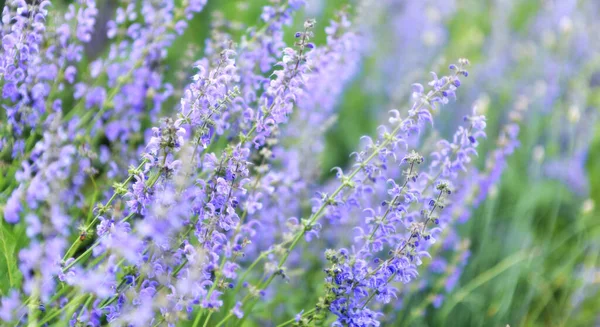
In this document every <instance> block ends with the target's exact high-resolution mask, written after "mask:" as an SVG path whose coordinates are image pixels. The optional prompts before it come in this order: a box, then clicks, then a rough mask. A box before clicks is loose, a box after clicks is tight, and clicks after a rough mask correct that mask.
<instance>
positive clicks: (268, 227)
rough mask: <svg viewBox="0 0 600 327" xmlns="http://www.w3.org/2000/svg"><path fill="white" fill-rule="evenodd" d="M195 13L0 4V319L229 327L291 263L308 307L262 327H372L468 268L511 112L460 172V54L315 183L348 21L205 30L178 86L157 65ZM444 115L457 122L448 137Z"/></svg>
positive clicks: (290, 12) (470, 133)
mask: <svg viewBox="0 0 600 327" xmlns="http://www.w3.org/2000/svg"><path fill="white" fill-rule="evenodd" d="M206 2H207V1H206V0H183V1H173V0H158V1H157V0H142V1H137V2H129V1H118V2H117V3H116V4H115V7H116V8H112V7H111V8H108V9H107V8H105V7H103V8H100V7H99V6H97V4H96V2H95V0H77V1H75V2H74V3H72V4H69V5H68V7H67V8H66V10H64V11H61V10H60V8H59V6H57V5H56V4H53V3H51V2H50V1H49V0H43V1H40V0H35V1H30V2H27V1H24V0H8V1H7V3H6V5H5V7H4V9H3V12H2V25H1V38H2V50H1V52H0V87H1V88H2V98H1V99H0V102H1V103H2V112H1V113H0V160H1V161H0V169H1V170H2V173H1V175H0V178H1V179H0V208H1V209H2V211H1V212H2V213H1V216H2V224H3V226H7V227H6V228H7V229H11V230H13V231H15V233H17V232H18V231H22V235H23V241H22V242H21V243H22V246H20V247H19V248H18V249H15V253H8V252H9V250H8V248H7V247H6V245H4V247H3V252H5V255H6V258H7V260H6V265H7V271H8V274H7V275H8V277H7V283H8V287H7V289H8V291H7V292H6V293H5V294H1V301H0V322H1V323H0V325H2V326H4V325H7V326H53V325H57V326H59V325H69V326H104V325H115V326H163V325H164V326H176V325H184V324H187V325H190V326H194V327H196V326H238V325H243V324H244V323H245V322H246V321H248V320H253V319H259V318H257V312H260V311H261V310H264V309H261V308H263V307H264V304H267V303H271V302H273V301H275V299H276V297H277V293H278V291H279V289H280V286H281V285H284V284H286V283H291V282H292V283H293V282H294V281H298V280H300V281H301V280H302V279H303V272H305V270H307V269H308V268H307V265H309V264H310V265H318V267H319V269H317V270H318V271H319V273H320V276H319V277H318V279H319V280H321V281H322V283H321V284H320V285H318V287H317V288H316V289H315V291H316V292H317V294H316V296H315V297H308V298H310V299H314V302H311V303H306V304H305V305H304V306H303V307H304V310H302V311H300V312H294V313H284V314H282V315H287V316H286V317H285V320H282V321H270V323H279V324H281V325H295V326H316V325H322V324H331V325H333V326H379V325H380V324H381V323H382V321H384V320H385V317H384V314H383V312H384V311H386V308H388V307H393V308H396V307H401V306H402V303H403V299H404V298H405V297H407V296H408V294H409V292H410V287H411V285H414V286H415V287H424V286H423V285H424V284H426V283H427V280H425V279H423V278H421V277H420V276H422V275H424V276H427V275H429V274H436V273H441V272H445V271H448V273H447V274H445V275H444V278H445V283H446V288H447V289H451V288H452V285H455V284H456V282H457V280H458V278H459V277H460V274H461V270H462V269H463V267H464V266H465V264H466V262H467V260H468V259H469V253H470V252H469V240H468V239H461V237H460V236H459V233H458V232H457V230H456V225H457V224H458V223H462V222H465V221H466V220H468V219H469V217H470V215H471V213H472V211H473V208H475V207H477V206H478V205H479V204H480V203H481V202H482V201H483V200H484V199H485V198H486V197H487V195H488V194H489V193H490V192H491V191H492V190H493V189H494V185H495V184H496V183H497V182H498V180H499V177H500V175H501V174H502V171H503V170H504V169H505V168H506V160H507V158H508V157H509V156H510V155H511V154H512V153H513V152H514V149H515V148H516V147H517V146H518V145H519V129H520V123H521V121H522V120H523V118H524V116H525V114H526V106H515V108H514V110H512V112H511V113H510V115H509V120H508V121H507V122H505V123H503V127H501V128H500V134H499V135H498V136H497V137H496V136H493V137H490V138H491V139H496V138H497V142H496V146H495V148H494V149H493V150H491V151H490V152H489V153H486V154H485V157H487V158H488V160H487V162H486V165H485V167H484V168H483V169H481V168H480V167H478V165H477V156H478V151H480V150H479V149H480V143H482V142H484V140H485V139H486V137H487V136H486V125H487V122H486V117H485V116H484V115H483V113H482V111H481V110H480V109H478V107H477V106H472V105H470V104H467V105H464V106H466V107H468V108H467V109H468V113H467V114H464V111H461V112H456V111H454V112H453V111H452V110H453V108H451V107H452V106H449V105H448V104H449V103H451V102H455V100H456V99H457V98H460V92H462V89H463V88H465V87H466V88H468V87H469V82H468V81H469V79H468V78H467V77H469V78H470V76H469V72H468V69H469V66H470V62H469V60H467V59H458V60H457V62H455V63H449V64H448V65H447V66H448V69H446V70H445V71H444V76H441V77H440V76H438V75H437V74H436V73H431V79H430V81H427V83H423V84H420V83H415V84H413V85H412V89H411V90H410V91H409V92H408V93H409V96H408V97H407V98H410V100H409V103H408V104H400V103H395V102H399V101H398V100H397V99H394V100H393V102H394V104H395V105H398V109H394V110H391V111H390V112H389V115H388V117H387V119H386V121H385V123H383V124H382V125H381V126H379V128H377V132H376V135H366V136H364V137H363V138H361V140H360V145H359V148H358V149H357V150H356V151H355V152H353V153H352V154H351V156H350V157H351V159H350V163H349V164H348V166H347V167H335V168H333V169H332V172H334V173H335V176H336V178H333V179H331V180H327V179H325V180H324V179H323V178H322V177H321V174H320V172H321V171H322V170H323V169H329V168H331V167H324V164H323V162H322V161H321V160H320V158H321V157H322V156H323V155H324V154H326V134H327V132H328V129H329V127H330V126H332V125H334V124H335V123H336V121H338V120H342V119H344V117H337V116H336V109H337V107H338V104H339V101H340V98H341V97H342V94H343V92H344V90H345V88H346V86H347V85H348V84H350V82H351V81H352V79H353V78H354V77H355V76H356V75H357V74H359V72H360V68H361V64H363V62H364V61H366V60H368V58H367V57H368V56H369V53H368V51H367V50H366V49H368V47H366V46H365V45H366V44H368V43H369V42H370V41H369V35H370V34H369V33H370V32H369V26H370V25H369V23H368V22H365V21H364V19H363V17H362V16H361V15H365V14H366V13H365V12H364V11H361V10H356V12H354V11H352V10H346V11H340V12H339V13H338V14H337V15H336V16H335V19H332V20H331V21H329V22H327V24H326V27H324V28H323V27H321V25H319V24H317V22H316V21H315V20H313V19H307V20H305V21H304V22H303V24H302V25H301V26H300V28H299V29H298V31H296V32H294V33H291V34H290V35H288V34H289V33H286V31H287V30H288V29H289V28H290V26H292V25H293V22H294V19H295V17H297V15H298V13H299V12H301V11H302V10H303V8H304V6H305V1H304V0H289V1H284V0H271V1H270V2H269V3H268V4H267V5H265V6H264V7H262V11H261V14H260V17H259V19H258V22H257V25H256V26H253V27H250V28H248V29H246V30H244V31H241V33H240V30H239V28H236V27H235V24H232V23H231V22H228V21H225V20H224V19H222V18H219V17H218V16H217V17H216V18H215V19H214V21H215V23H214V24H213V26H211V35H210V37H209V38H208V39H207V40H206V42H205V50H204V56H203V57H202V58H192V59H191V60H189V59H187V58H185V57H186V56H187V55H184V54H181V57H182V62H186V63H187V62H188V61H190V63H189V67H186V70H185V71H184V72H183V76H185V77H184V78H183V79H182V83H180V84H181V85H180V86H177V85H176V84H177V83H172V81H170V80H168V79H167V78H166V76H167V72H168V70H169V67H168V66H167V65H166V62H167V56H168V55H170V53H169V51H170V49H171V46H172V44H174V43H175V41H176V40H177V39H178V38H179V37H180V36H181V35H183V34H184V33H185V32H186V30H187V29H188V25H190V23H191V21H192V20H193V19H194V17H197V14H199V13H200V12H201V11H202V10H203V9H205V7H206V6H207V4H206ZM109 7H110V6H109ZM107 10H108V11H110V13H109V17H110V19H108V20H104V18H103V12H102V11H107ZM237 34H241V37H239V36H237ZM317 39H324V40H325V41H324V42H321V43H320V44H319V43H316V42H315V40H317ZM98 47H103V48H105V50H106V51H105V52H104V53H103V54H98V52H100V51H99V50H95V49H96V48H98ZM465 84H466V86H465ZM404 100H406V99H404ZM173 103H177V105H175V106H171V104H173ZM459 104H461V106H462V103H460V102H459ZM448 107H450V108H448ZM446 115H452V116H455V117H456V116H460V118H461V119H460V121H459V123H458V124H457V125H456V126H451V129H452V133H450V134H448V133H444V132H443V131H442V130H440V129H438V126H440V125H439V124H440V122H443V119H441V117H445V116H446ZM447 125H448V124H447ZM445 128H448V126H445ZM445 135H448V137H446V136H445ZM2 228H3V229H2V230H4V228H5V227H2ZM0 237H2V241H1V242H2V243H4V244H6V242H7V240H8V237H7V236H5V235H4V234H0ZM445 252H451V253H453V255H454V256H455V257H454V258H453V259H451V260H448V259H447V256H445V255H444V256H443V255H442V253H445ZM307 258H309V259H307ZM307 260H310V262H309V263H307V262H306V261H307ZM448 267H450V268H448ZM443 301H444V296H443V294H441V293H440V294H437V293H436V294H433V298H432V300H431V302H432V303H433V304H434V306H439V305H441V303H442V302H443ZM282 315H280V316H282Z"/></svg>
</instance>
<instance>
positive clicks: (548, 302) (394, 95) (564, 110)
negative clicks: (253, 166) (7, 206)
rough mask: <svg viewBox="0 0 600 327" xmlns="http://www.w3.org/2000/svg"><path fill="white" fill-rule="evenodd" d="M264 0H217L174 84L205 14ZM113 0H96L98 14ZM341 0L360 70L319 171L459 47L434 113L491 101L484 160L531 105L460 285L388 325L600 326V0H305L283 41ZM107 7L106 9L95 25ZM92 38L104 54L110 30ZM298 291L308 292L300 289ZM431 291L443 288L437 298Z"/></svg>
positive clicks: (177, 52)
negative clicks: (459, 66)
mask: <svg viewBox="0 0 600 327" xmlns="http://www.w3.org/2000/svg"><path fill="white" fill-rule="evenodd" d="M266 3H267V1H265V0H251V1H248V0H214V1H210V0H209V1H208V5H207V7H206V8H205V10H204V11H203V12H202V13H201V14H199V15H198V16H197V17H196V18H195V21H194V22H193V24H192V25H191V26H190V28H188V29H187V30H186V33H185V35H184V36H183V37H181V38H179V39H178V40H177V41H176V43H175V45H174V46H173V48H172V49H171V50H170V51H169V57H168V66H169V67H170V68H172V69H168V70H166V72H167V76H168V77H167V79H168V80H169V81H170V82H171V83H172V84H173V85H174V86H175V89H181V87H180V86H182V85H183V84H184V83H185V82H186V81H187V78H188V77H189V76H190V75H189V74H191V73H192V70H191V69H189V68H191V66H192V63H193V61H195V60H196V59H198V58H201V57H202V55H203V51H204V48H205V47H204V41H205V40H206V38H208V37H210V33H211V26H214V25H215V24H227V25H228V26H227V28H228V29H229V31H230V32H231V33H232V35H234V36H235V35H237V36H240V35H242V34H243V33H244V31H245V30H246V28H247V27H249V26H253V25H255V24H256V23H257V22H258V21H259V19H260V18H259V15H260V10H261V8H262V6H263V5H265V4H266ZM66 4H68V2H63V3H60V2H55V6H64V5H66ZM114 5H115V4H114V3H112V2H110V1H105V2H99V6H100V11H101V13H109V12H113V11H114V10H110V8H113V7H114ZM344 7H346V8H347V10H348V11H349V12H351V14H352V15H354V17H356V19H355V22H356V24H357V28H358V29H359V30H360V32H361V33H363V35H364V36H365V44H364V51H363V58H362V63H361V69H360V71H359V72H358V73H357V74H356V76H355V77H354V78H353V80H352V83H351V84H350V85H347V87H346V90H345V91H344V96H343V98H342V99H340V101H339V104H338V106H337V107H338V108H337V118H336V120H335V122H334V123H333V124H332V125H331V127H330V128H329V131H328V135H327V140H328V141H327V150H326V151H325V152H324V157H323V158H322V160H323V176H322V178H323V180H325V179H327V178H329V177H331V176H330V174H331V173H330V171H329V169H330V168H331V167H333V166H341V167H345V166H346V165H347V164H348V155H349V154H350V153H351V152H352V151H353V150H354V149H355V148H356V147H357V145H358V142H359V138H360V136H362V135H365V134H371V135H373V134H374V133H375V128H376V127H377V126H378V125H379V124H380V123H381V122H383V121H384V120H385V119H386V115H387V112H388V110H390V109H394V108H398V109H401V110H402V109H406V107H407V106H408V103H409V96H410V90H411V88H410V85H411V84H412V83H414V82H416V81H424V80H427V79H428V78H429V75H428V74H427V72H429V71H445V69H446V66H447V65H448V64H449V63H451V62H454V61H455V60H456V59H457V58H459V57H465V58H468V59H470V61H471V63H472V67H471V69H470V76H469V78H467V79H465V80H464V81H463V85H464V88H462V90H461V92H460V94H459V99H458V101H456V102H455V103H452V104H450V105H449V106H447V107H446V108H447V109H444V112H441V113H439V115H440V118H438V119H437V122H436V123H437V124H439V125H438V126H437V127H438V129H439V130H440V131H441V133H446V134H447V135H451V133H452V132H453V126H456V124H457V122H458V121H460V120H461V119H462V117H463V115H464V114H465V113H467V112H470V111H471V109H472V108H473V106H476V107H477V108H478V110H479V111H480V112H484V113H485V114H486V115H487V116H488V123H489V125H488V126H489V127H488V140H487V141H485V142H484V144H483V145H482V146H483V149H482V150H481V151H480V153H482V155H481V156H480V158H479V163H478V164H479V166H480V167H483V165H484V163H485V160H486V155H485V154H486V153H489V150H490V149H493V148H494V146H495V144H496V136H497V135H498V133H499V128H500V126H502V124H503V123H504V122H506V120H507V119H508V117H507V115H508V112H509V111H510V110H512V109H514V108H519V107H520V108H524V109H525V110H526V114H525V119H524V120H523V123H522V127H521V128H522V129H521V135H520V142H521V145H520V147H519V148H518V149H517V151H516V152H515V153H514V154H513V156H512V157H511V158H510V159H509V161H508V166H507V169H506V170H505V171H504V173H503V176H502V178H501V181H500V183H499V184H498V185H497V186H496V187H495V188H494V189H493V190H492V192H491V196H490V197H489V198H488V199H487V200H485V202H483V203H482V204H481V205H480V206H479V207H478V208H477V209H476V211H475V212H474V213H473V215H472V217H471V219H470V220H468V222H466V223H464V224H462V225H461V226H460V227H459V231H460V233H461V237H462V238H463V239H466V240H468V243H465V247H466V248H467V249H468V251H469V252H470V257H469V259H468V261H467V262H466V265H465V266H464V267H463V272H462V274H461V275H460V276H459V278H458V279H457V280H454V281H452V283H451V284H452V285H449V282H448V278H447V276H445V274H443V273H442V274H440V275H439V276H428V277H427V278H428V279H427V280H428V281H429V283H428V284H427V285H425V286H424V285H420V287H418V288H416V289H415V290H414V291H413V292H411V293H410V296H408V297H406V298H403V299H401V301H403V306H402V310H401V311H399V312H396V313H394V314H393V315H389V317H390V318H389V319H394V322H391V321H388V322H384V325H394V326H405V325H410V326H442V325H446V326H505V325H507V324H509V325H510V326H600V292H599V291H600V128H598V127H600V121H599V120H598V116H599V109H598V108H599V107H600V52H599V49H600V19H599V18H600V1H598V0H587V1H585V0H580V1H577V0H554V1H542V0H371V1H368V0H365V1H358V0H356V1H350V0H331V1H326V0H308V5H307V7H306V10H304V11H303V12H301V13H300V14H299V15H298V16H297V17H296V18H295V22H296V23H295V26H293V27H290V28H289V30H288V32H289V33H288V38H289V40H292V39H293V32H294V31H296V30H297V29H298V26H300V24H301V23H302V22H303V21H304V19H305V18H315V19H316V20H317V24H318V25H317V28H316V29H315V31H316V33H315V34H316V37H315V43H316V44H317V45H318V44H322V43H324V41H325V33H323V28H324V27H325V26H326V25H327V23H328V21H329V20H330V19H331V18H332V17H333V15H334V14H335V13H336V11H337V10H339V9H340V8H344ZM108 18H109V17H107V16H106V15H105V16H104V17H102V14H101V15H100V19H99V21H100V24H101V23H102V21H103V20H104V21H106V20H107V19H108ZM86 51H87V52H88V54H89V55H90V58H94V56H100V55H102V54H103V51H105V48H104V45H103V40H102V39H101V38H96V42H93V45H92V46H90V47H88V49H86ZM186 67H187V68H186ZM177 72H184V73H183V74H182V73H177ZM185 72H188V75H186V74H185ZM173 98H174V99H176V98H177V96H175V97H173ZM169 108H172V109H173V110H175V108H176V103H175V102H174V103H171V104H169V105H166V106H164V110H165V114H167V113H169ZM486 149H488V150H486ZM7 237H8V236H7ZM12 241H14V242H16V243H18V242H19V240H12ZM303 279H304V281H303V283H301V284H290V285H289V286H287V287H288V288H289V292H286V291H281V292H279V293H278V294H280V296H286V299H285V301H283V300H282V301H277V300H275V301H272V302H271V304H270V306H271V307H268V308H262V310H259V311H260V312H262V314H263V315H264V318H265V319H268V318H269V315H282V316H283V315H285V316H288V317H289V316H290V314H295V313H297V312H298V311H300V309H302V308H304V307H305V306H306V303H315V301H316V296H317V295H318V292H317V291H316V290H318V289H320V286H321V285H322V283H323V281H322V280H321V279H322V274H320V272H319V271H315V272H314V274H311V273H307V274H305V275H304V276H303ZM449 286H451V287H449ZM0 287H1V286H0ZM298 288H301V289H298ZM294 292H303V293H304V294H308V296H304V297H298V298H297V299H295V298H294V296H293V294H294ZM311 294H314V298H313V299H311V298H310V297H311ZM431 294H442V295H443V297H444V299H445V300H444V301H443V303H442V304H441V305H440V304H439V303H438V301H436V300H437V299H436V298H435V296H432V295H431ZM283 302H286V303H291V305H288V306H286V307H281V306H280V305H279V304H278V303H283ZM249 324H250V322H249Z"/></svg>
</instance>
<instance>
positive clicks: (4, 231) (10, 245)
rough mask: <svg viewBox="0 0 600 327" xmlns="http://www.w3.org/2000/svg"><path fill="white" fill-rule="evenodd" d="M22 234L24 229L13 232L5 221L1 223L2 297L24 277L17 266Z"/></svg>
mask: <svg viewBox="0 0 600 327" xmlns="http://www.w3.org/2000/svg"><path fill="white" fill-rule="evenodd" d="M21 232H23V228H22V227H18V226H15V228H14V229H13V231H11V227H10V226H9V225H8V224H7V223H6V222H5V221H4V220H2V222H1V223H0V251H1V252H2V255H1V256H0V295H4V294H7V293H8V291H9V290H10V289H11V288H14V287H17V286H18V285H19V284H20V283H21V278H22V276H21V273H20V272H19V268H18V266H17V252H18V249H19V240H23V239H24V235H21V234H22V233H21ZM15 235H19V236H23V237H15Z"/></svg>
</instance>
